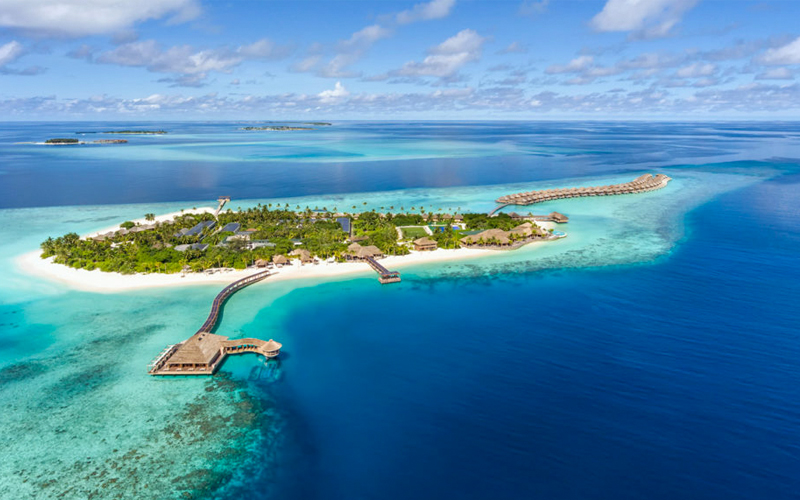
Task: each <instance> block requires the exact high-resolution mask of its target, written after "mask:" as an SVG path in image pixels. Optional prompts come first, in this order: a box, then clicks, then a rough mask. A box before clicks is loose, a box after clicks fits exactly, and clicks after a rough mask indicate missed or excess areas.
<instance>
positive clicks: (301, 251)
mask: <svg viewBox="0 0 800 500" xmlns="http://www.w3.org/2000/svg"><path fill="white" fill-rule="evenodd" d="M289 255H292V256H297V257H300V260H301V261H303V262H308V261H311V260H313V259H312V258H311V252H309V251H308V250H306V249H305V248H295V249H294V250H292V251H291V252H289Z"/></svg>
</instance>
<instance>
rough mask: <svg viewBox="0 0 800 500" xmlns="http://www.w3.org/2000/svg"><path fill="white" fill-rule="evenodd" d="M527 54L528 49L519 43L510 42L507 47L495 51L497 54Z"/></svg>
mask: <svg viewBox="0 0 800 500" xmlns="http://www.w3.org/2000/svg"><path fill="white" fill-rule="evenodd" d="M527 52H528V47H526V46H525V45H523V44H521V43H519V42H511V43H510V44H508V47H506V48H504V49H501V50H498V51H497V53H498V54H525V53H527Z"/></svg>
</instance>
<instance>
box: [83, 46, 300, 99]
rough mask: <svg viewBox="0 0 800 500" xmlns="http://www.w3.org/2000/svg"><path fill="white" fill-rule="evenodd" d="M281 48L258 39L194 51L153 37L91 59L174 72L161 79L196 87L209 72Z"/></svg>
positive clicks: (272, 53)
mask: <svg viewBox="0 0 800 500" xmlns="http://www.w3.org/2000/svg"><path fill="white" fill-rule="evenodd" d="M287 52H288V49H286V48H285V47H279V46H276V45H275V44H274V43H272V42H270V41H269V40H266V39H264V40H259V41H257V42H254V43H252V44H250V45H242V46H240V47H238V48H235V49H234V48H230V47H220V48H216V49H207V50H197V49H195V48H194V47H192V46H190V45H179V46H174V47H169V48H167V49H163V48H162V47H161V45H160V44H159V43H158V42H156V41H155V40H142V41H138V42H131V43H126V44H123V45H120V46H118V47H116V48H115V49H113V50H110V51H108V52H104V53H102V54H100V55H99V56H97V58H96V59H95V60H96V61H97V62H99V63H104V64H117V65H120V66H135V67H144V68H147V70H148V71H151V72H154V73H174V74H177V75H182V76H180V77H179V78H174V79H163V80H161V81H165V82H172V83H174V84H176V85H179V86H187V87H198V86H202V85H203V80H204V79H205V78H206V75H207V74H208V73H210V72H218V73H229V72H230V71H231V70H232V69H233V68H235V67H236V66H238V65H240V64H241V63H242V62H244V61H246V60H258V59H272V58H278V57H282V56H284V55H285V54H286V53H287Z"/></svg>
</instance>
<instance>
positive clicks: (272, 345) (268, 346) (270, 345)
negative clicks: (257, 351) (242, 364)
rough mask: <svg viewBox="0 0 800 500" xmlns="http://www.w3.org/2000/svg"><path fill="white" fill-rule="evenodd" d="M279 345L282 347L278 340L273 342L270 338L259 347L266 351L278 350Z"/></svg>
mask: <svg viewBox="0 0 800 500" xmlns="http://www.w3.org/2000/svg"><path fill="white" fill-rule="evenodd" d="M281 347H283V344H281V343H280V342H275V341H274V340H272V339H269V340H268V341H267V342H265V343H264V345H263V346H262V347H261V349H263V350H265V351H267V352H273V351H279V350H280V349H281Z"/></svg>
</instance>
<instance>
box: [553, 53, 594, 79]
mask: <svg viewBox="0 0 800 500" xmlns="http://www.w3.org/2000/svg"><path fill="white" fill-rule="evenodd" d="M592 64H594V57H592V56H580V57H576V58H575V59H573V60H572V61H570V62H569V64H565V65H559V64H553V65H552V66H549V67H548V68H547V69H546V70H545V73H547V74H550V75H557V74H560V73H577V72H579V71H582V70H584V69H586V68H588V67H590V66H591V65H592Z"/></svg>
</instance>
